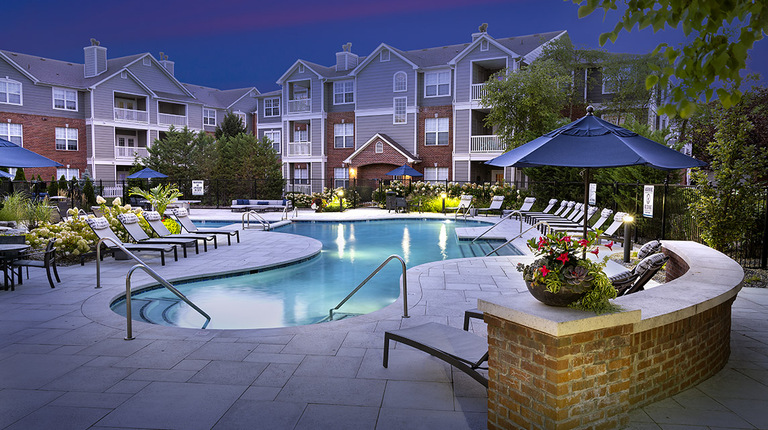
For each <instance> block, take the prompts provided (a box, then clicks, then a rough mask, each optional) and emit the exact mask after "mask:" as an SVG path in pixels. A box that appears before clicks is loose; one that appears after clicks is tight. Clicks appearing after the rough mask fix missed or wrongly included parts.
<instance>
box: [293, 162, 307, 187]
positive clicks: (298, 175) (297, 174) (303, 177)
mask: <svg viewBox="0 0 768 430" xmlns="http://www.w3.org/2000/svg"><path fill="white" fill-rule="evenodd" d="M293 183H295V184H309V169H308V168H307V165H306V164H297V165H294V167H293Z"/></svg>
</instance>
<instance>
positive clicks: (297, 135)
mask: <svg viewBox="0 0 768 430" xmlns="http://www.w3.org/2000/svg"><path fill="white" fill-rule="evenodd" d="M293 141H294V142H309V127H308V124H306V123H295V124H294V126H293Z"/></svg>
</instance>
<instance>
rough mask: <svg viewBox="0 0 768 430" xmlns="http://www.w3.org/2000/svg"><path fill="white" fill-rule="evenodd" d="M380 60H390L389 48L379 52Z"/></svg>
mask: <svg viewBox="0 0 768 430" xmlns="http://www.w3.org/2000/svg"><path fill="white" fill-rule="evenodd" d="M379 61H381V62H382V63H383V62H385V61H389V49H382V50H381V52H380V53H379Z"/></svg>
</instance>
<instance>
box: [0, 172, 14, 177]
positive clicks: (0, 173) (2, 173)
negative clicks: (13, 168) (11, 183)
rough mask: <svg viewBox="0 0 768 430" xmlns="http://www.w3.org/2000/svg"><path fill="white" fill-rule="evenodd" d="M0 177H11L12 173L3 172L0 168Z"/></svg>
mask: <svg viewBox="0 0 768 430" xmlns="http://www.w3.org/2000/svg"><path fill="white" fill-rule="evenodd" d="M0 178H8V179H13V175H11V174H10V173H8V172H4V171H2V170H0Z"/></svg>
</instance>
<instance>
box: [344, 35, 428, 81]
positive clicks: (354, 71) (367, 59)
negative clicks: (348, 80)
mask: <svg viewBox="0 0 768 430" xmlns="http://www.w3.org/2000/svg"><path fill="white" fill-rule="evenodd" d="M384 49H389V51H390V52H392V53H393V54H395V55H396V56H398V57H399V58H400V59H401V60H403V61H405V62H406V63H408V64H410V65H411V66H412V67H413V68H414V69H417V68H418V67H419V66H417V65H416V64H414V63H413V62H412V61H411V60H409V59H408V58H407V57H406V56H405V55H403V52H402V51H400V50H399V49H397V48H393V47H391V46H389V45H387V44H386V43H382V44H380V45H379V46H378V47H376V49H374V50H373V52H371V55H369V56H367V57H365V59H364V60H363V61H359V62H358V63H357V67H355V68H354V69H352V70H351V71H350V73H349V74H350V75H352V76H355V75H357V74H358V73H360V71H361V70H362V69H364V68H365V67H366V66H367V65H368V64H370V63H371V61H373V59H374V58H376V55H377V54H378V53H380V52H381V51H382V50H384Z"/></svg>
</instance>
